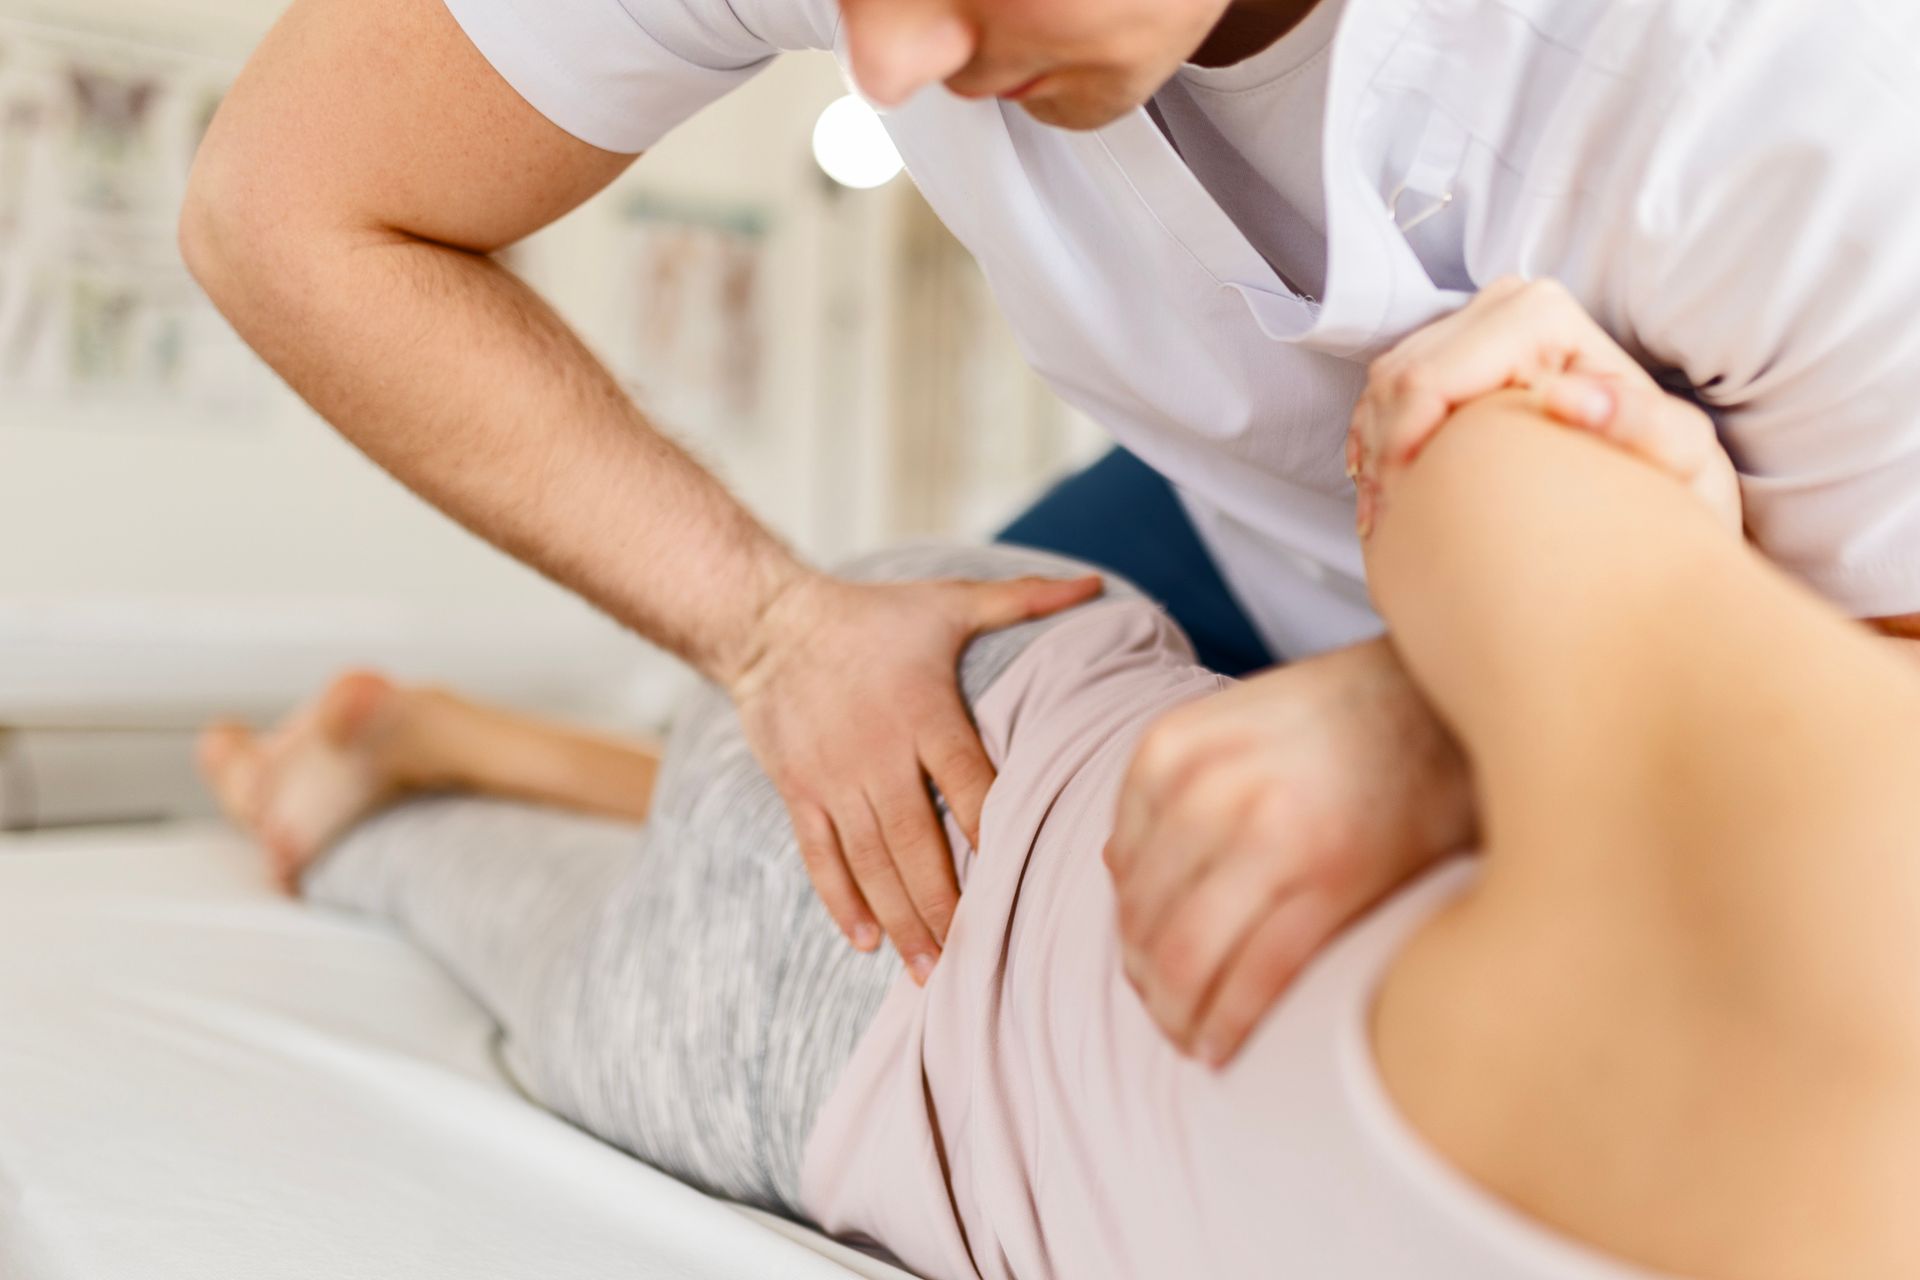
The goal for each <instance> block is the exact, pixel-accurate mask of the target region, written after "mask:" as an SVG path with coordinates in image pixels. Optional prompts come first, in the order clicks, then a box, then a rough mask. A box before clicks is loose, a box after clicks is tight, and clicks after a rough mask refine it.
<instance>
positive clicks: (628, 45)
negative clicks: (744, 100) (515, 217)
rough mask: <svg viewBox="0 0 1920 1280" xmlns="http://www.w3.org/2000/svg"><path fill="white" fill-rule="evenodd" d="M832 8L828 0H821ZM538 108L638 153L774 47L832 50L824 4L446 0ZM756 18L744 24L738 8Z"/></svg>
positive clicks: (612, 146) (600, 141)
mask: <svg viewBox="0 0 1920 1280" xmlns="http://www.w3.org/2000/svg"><path fill="white" fill-rule="evenodd" d="M824 4H825V8H826V9H828V10H832V9H833V8H834V5H833V0H824ZM446 5H447V9H448V10H449V11H450V12H451V13H452V14H453V17H454V20H455V21H456V22H458V23H459V24H460V28H461V30H463V31H465V32H466V33H467V38H468V39H470V40H472V41H473V43H474V45H475V46H476V47H477V48H478V49H479V50H480V52H481V54H482V55H483V56H484V57H485V58H486V59H487V61H488V62H490V63H492V64H493V67H494V69H495V70H496V71H498V72H499V73H500V74H501V75H502V76H503V77H505V79H506V81H507V83H509V84H511V85H512V86H513V87H514V89H515V90H516V91H517V92H518V93H519V94H520V96H521V97H523V98H525V99H526V100H527V101H528V102H529V103H530V104H532V106H533V107H534V109H535V110H537V111H539V112H540V114H542V115H544V116H545V117H547V119H549V120H551V121H553V123H555V124H557V125H559V126H560V127H561V128H562V129H565V130H566V131H567V132H568V133H570V134H572V135H573V136H574V137H576V138H579V139H580V140H581V141H583V142H588V143H591V144H593V145H594V146H596V147H601V148H603V149H605V150H608V151H617V152H623V153H628V154H631V153H635V152H640V151H644V150H646V149H647V148H648V147H650V146H652V145H653V144H654V143H655V142H658V141H659V140H660V138H661V137H662V136H663V135H664V134H666V133H667V132H668V131H670V130H671V129H673V128H674V126H676V125H678V124H679V123H680V122H681V121H683V120H685V119H686V118H687V117H688V116H690V115H692V114H693V113H694V112H696V111H698V110H699V109H700V108H701V107H703V106H705V105H706V104H707V103H709V102H712V101H713V100H714V99H715V98H718V97H720V96H721V95H722V94H724V93H726V92H727V91H728V90H730V89H732V88H734V87H735V86H737V85H739V84H741V83H742V82H744V81H745V80H747V79H749V78H750V77H751V76H752V75H753V74H754V73H755V72H756V71H758V70H759V69H760V68H761V67H763V66H765V65H766V64H767V62H768V61H770V60H771V59H772V57H773V55H774V54H776V53H778V52H779V51H780V50H781V49H783V48H804V47H830V45H831V42H832V36H833V33H832V31H831V30H827V31H824V32H822V31H820V30H819V29H818V28H819V27H821V26H822V25H823V22H822V15H821V8H822V0H752V2H751V3H747V2H744V0H743V3H741V4H738V5H735V4H731V3H729V0H446ZM757 10H765V11H767V13H766V14H765V15H764V19H765V20H764V21H758V22H756V23H755V25H754V26H752V27H749V25H748V23H747V20H746V18H744V17H743V16H742V15H743V14H748V15H751V16H753V17H755V18H761V17H763V15H761V14H759V13H758V12H756V11H757Z"/></svg>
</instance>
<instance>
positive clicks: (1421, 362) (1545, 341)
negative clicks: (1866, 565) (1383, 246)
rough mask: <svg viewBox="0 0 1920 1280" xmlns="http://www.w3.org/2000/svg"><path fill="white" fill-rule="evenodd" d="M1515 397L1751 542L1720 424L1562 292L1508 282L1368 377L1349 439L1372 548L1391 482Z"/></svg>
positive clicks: (1409, 342) (1404, 346)
mask: <svg viewBox="0 0 1920 1280" xmlns="http://www.w3.org/2000/svg"><path fill="white" fill-rule="evenodd" d="M1509 387H1524V388H1527V389H1529V390H1531V391H1532V392H1533V393H1534V402H1535V404H1536V405H1538V407H1539V408H1540V409H1541V411H1542V412H1544V413H1545V414H1547V415H1548V416H1549V417H1551V418H1554V419H1556V420H1558V421H1559V422H1561V423H1562V424H1564V425H1566V426H1570V427H1577V428H1580V429H1583V430H1586V431H1588V432H1591V433H1592V434H1594V435H1596V436H1599V437H1600V438H1602V439H1604V440H1606V441H1608V442H1609V443H1611V444H1613V445H1614V446H1616V447H1617V448H1620V449H1624V450H1626V451H1627V452H1628V453H1631V454H1634V455H1635V456H1636V457H1638V458H1640V460H1641V461H1643V462H1647V463H1650V464H1652V465H1653V466H1655V467H1658V468H1659V469H1660V470H1662V471H1665V472H1666V473H1667V474H1668V475H1670V476H1672V477H1673V478H1674V479H1676V480H1678V481H1680V482H1681V483H1682V484H1684V485H1686V486H1687V487H1688V488H1689V489H1691V490H1692V491H1693V493H1694V496H1696V497H1698V498H1699V499H1700V500H1701V501H1702V502H1703V503H1704V504H1705V505H1706V506H1707V508H1708V509H1709V510H1710V511H1711V512H1712V513H1713V514H1714V516H1715V518H1716V519H1718V520H1719V521H1720V522H1721V523H1722V524H1723V525H1725V526H1727V527H1728V528H1729V529H1730V530H1732V532H1733V533H1734V534H1735V535H1736V536H1737V535H1738V534H1739V533H1740V532H1741V502H1740V480H1739V476H1738V474H1737V473H1736V472H1735V471H1734V468H1733V463H1732V461H1731V460H1730V459H1729V458H1728V457H1727V453H1726V450H1725V449H1723V448H1721V446H1720V441H1719V438H1718V437H1717V436H1716V434H1715V432H1714V426H1713V422H1712V420H1711V419H1710V418H1708V417H1707V415H1706V414H1705V413H1703V412H1702V411H1701V410H1700V409H1699V408H1698V407H1696V406H1694V405H1692V404H1689V403H1688V402H1687V401H1685V400H1681V399H1679V398H1678V397H1676V396H1671V395H1668V394H1667V393H1666V392H1665V391H1664V390H1662V389H1661V387H1660V386H1659V384H1658V383H1656V382H1654V380H1653V379H1652V378H1651V377H1650V376H1648V374H1647V373H1646V371H1645V370H1643V369H1642V368H1641V367H1640V366H1639V365H1638V364H1636V363H1635V362H1634V359H1633V357H1632V356H1630V355H1628V354H1627V353H1626V352H1625V351H1624V350H1622V349H1621V347H1620V345H1619V344H1618V343H1616V342H1615V341H1614V340H1613V337H1612V335H1610V334H1608V333H1607V331H1606V330H1605V329H1602V328H1601V327H1600V325H1599V324H1598V323H1597V322H1595V321H1594V319H1593V318H1592V317H1591V316H1589V315H1588V314H1587V313H1586V311H1585V310H1583V309H1582V308H1581V306H1580V303H1579V300H1578V299H1576V298H1575V297H1574V296H1573V295H1572V294H1571V293H1569V292H1567V290H1566V288H1565V287H1564V286H1562V285H1561V284H1560V283H1559V282H1558V281H1555V280H1531V281H1522V280H1518V279H1503V280H1496V281H1494V282H1493V283H1492V284H1490V285H1488V286H1487V287H1486V288H1485V289H1483V290H1481V291H1480V293H1479V294H1477V295H1476V296H1475V297H1474V299H1473V301H1471V302H1469V303H1468V304H1467V305H1466V306H1464V307H1462V308H1460V310H1458V311H1456V312H1454V313H1453V314H1452V315H1450V316H1446V317H1443V318H1442V319H1440V320H1437V321H1435V322H1434V323H1433V324H1430V325H1428V326H1427V327H1426V328H1424V329H1422V330H1420V331H1419V332H1417V333H1415V334H1413V335H1412V336H1410V337H1408V338H1406V339H1405V340H1404V341H1402V342H1401V343H1400V344H1399V345H1398V346H1396V347H1394V348H1393V349H1392V350H1391V351H1389V352H1387V353H1386V354H1385V355H1383V356H1381V357H1380V358H1379V359H1378V360H1376V361H1374V363H1373V366H1372V368H1371V369H1370V370H1369V371H1368V376H1367V388H1366V390H1365V391H1364V392H1363V393H1362V394H1361V397H1360V401H1359V403H1358V404H1357V405H1356V406H1355V407H1354V412H1353V421H1352V424H1351V426H1350V428H1349V431H1348V435H1347V470H1348V474H1350V475H1351V476H1352V477H1353V480H1354V485H1355V487H1356V489H1357V492H1358V504H1357V510H1356V521H1357V523H1358V525H1359V529H1360V535H1361V536H1362V537H1366V536H1367V535H1368V534H1369V533H1370V532H1371V530H1372V528H1373V524H1374V521H1375V520H1376V519H1377V517H1378V514H1379V508H1380V502H1381V479H1382V477H1383V475H1384V474H1385V473H1387V472H1388V471H1391V470H1392V469H1394V468H1395V467H1399V466H1404V465H1406V464H1407V463H1410V462H1412V461H1413V459H1414V458H1415V457H1416V456H1418V454H1419V451H1420V449H1421V448H1422V447H1423V446H1424V445H1425V444H1426V442H1427V441H1428V440H1429V439H1431V438H1432V436H1433V434H1434V432H1436V431H1438V430H1439V429H1440V427H1441V425H1442V424H1443V423H1445V422H1446V420H1447V418H1448V417H1449V416H1451V415H1452V413H1453V411H1454V410H1456V409H1458V408H1460V407H1461V406H1462V405H1465V404H1468V403H1470V402H1472V401H1474V400H1478V399H1480V398H1481V397H1482V396H1488V395H1492V394H1493V393H1494V392H1496V391H1502V390H1505V389H1507V388H1509Z"/></svg>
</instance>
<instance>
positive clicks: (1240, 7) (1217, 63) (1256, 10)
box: [1193, 0, 1320, 67]
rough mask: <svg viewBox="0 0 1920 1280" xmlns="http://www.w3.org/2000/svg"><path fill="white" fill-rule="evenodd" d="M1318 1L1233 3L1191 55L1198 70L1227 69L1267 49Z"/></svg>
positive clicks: (1240, 0)
mask: <svg viewBox="0 0 1920 1280" xmlns="http://www.w3.org/2000/svg"><path fill="white" fill-rule="evenodd" d="M1319 2H1320V0H1233V3H1231V4H1229V5H1228V6H1227V11H1226V12H1225V13H1223V14H1221V15H1220V21H1219V22H1218V23H1216V24H1214V28H1213V32H1212V34H1210V35H1209V36H1208V37H1207V39H1206V43H1204V44H1202V45H1201V46H1200V48H1199V49H1198V50H1196V51H1195V53H1194V55H1193V61H1194V62H1195V63H1196V64H1197V65H1199V66H1202V67H1230V66H1232V65H1233V64H1234V63H1236V62H1245V61H1246V60H1247V59H1248V58H1251V57H1252V56H1253V55H1254V54H1256V53H1259V52H1261V51H1262V50H1264V49H1268V48H1271V47H1272V46H1273V43H1274V41H1276V40H1278V39H1279V38H1280V37H1281V36H1284V35H1286V34H1287V32H1289V31H1291V30H1293V29H1294V28H1295V27H1297V26H1299V25H1300V23H1301V22H1302V20H1304V19H1305V18H1306V16H1307V14H1309V13H1311V12H1312V11H1313V7H1314V5H1316V4H1318V3H1319Z"/></svg>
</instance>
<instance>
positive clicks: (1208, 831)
mask: <svg viewBox="0 0 1920 1280" xmlns="http://www.w3.org/2000/svg"><path fill="white" fill-rule="evenodd" d="M1473 834H1474V833H1473V813H1472V801H1471V796H1470V788H1469V784H1468V779H1467V771H1466V765H1465V763H1464V761H1463V760H1462V758H1461V756H1460V754H1459V752H1458V750H1457V749H1456V748H1455V746H1454V744H1453V741H1452V739H1451V738H1450V737H1449V736H1448V734H1447V732H1446V730H1445V729H1444V728H1442V727H1441V725H1440V724H1439V722H1438V721H1437V720H1435V719H1434V717H1433V714H1432V713H1431V712H1430V711H1429V710H1428V709H1427V706H1426V703H1425V701H1424V700H1423V699H1422V698H1421V697H1420V694H1419V692H1418V690H1416V689H1415V688H1414V687H1413V685H1412V684H1411V683H1410V682H1409V681H1408V679H1407V677H1406V675H1405V673H1404V672H1403V671H1402V670H1401V668H1400V665H1399V661H1398V659H1396V658H1395V657H1394V655H1393V652H1392V650H1391V649H1390V648H1388V646H1387V645H1386V643H1385V642H1384V641H1375V642H1373V643H1371V644H1366V645H1361V646H1359V647H1357V648H1353V649H1346V650H1342V651H1340V652H1338V653H1333V654H1329V655H1327V656H1325V657H1320V658H1315V659H1311V660H1309V661H1306V662H1301V663H1299V664H1297V665H1294V666H1291V667H1284V668H1281V669H1279V670H1275V671H1269V672H1267V673H1265V674H1263V675H1260V676H1256V677H1254V678H1253V679H1251V680H1248V681H1246V682H1245V683H1244V684H1241V685H1239V686H1237V687H1236V688H1233V689H1231V690H1228V691H1227V692H1224V693H1221V694H1218V695H1216V696H1214V697H1211V698H1208V699H1206V700H1204V701H1202V702H1196V703H1192V704H1190V705H1188V706H1185V707H1181V708H1180V709H1179V710H1177V711H1174V712H1172V713H1171V714H1169V715H1167V716H1165V717H1163V718H1162V719H1161V720H1160V721H1159V722H1157V723H1156V724H1155V725H1154V726H1153V727H1152V728H1150V729H1149V730H1148V731H1147V734H1146V736H1145V738H1143V739H1142V741H1141V744H1140V748H1139V751H1138V753H1137V754H1136V755H1135V757H1134V761H1133V766H1132V768H1131V770H1130V771H1129V772H1128V775H1127V780H1126V785H1125V788H1124V790H1123V791H1122V793H1121V801H1120V812H1119V816H1118V819H1117V820H1116V823H1115V826H1114V833H1113V838H1112V840H1111V841H1110V842H1109V843H1108V845H1107V865H1108V867H1109V868H1110V869H1111V870H1112V872H1113V877H1114V883H1115V887H1116V889H1117V891H1118V896H1119V900H1120V933H1121V939H1122V942H1123V945H1124V948H1125V957H1126V965H1127V975H1128V977H1129V978H1130V979H1131V980H1132V981H1133V984H1134V986H1135V987H1137V988H1138V989H1139V991H1140V994H1141V997H1142V998H1143V1000H1144V1001H1145V1003H1146V1007H1147V1010H1148V1012H1149V1013H1150V1014H1152V1016H1153V1019H1154V1021H1155V1022H1157V1023H1159V1025H1160V1027H1161V1029H1162V1030H1163V1031H1165V1032H1166V1033H1167V1035H1168V1036H1169V1037H1170V1038H1171V1039H1172V1040H1173V1041H1174V1043H1175V1044H1176V1045H1178V1046H1179V1047H1180V1048H1181V1049H1182V1050H1183V1051H1185V1052H1188V1053H1195V1054H1197V1055H1199V1056H1200V1057H1202V1058H1204V1059H1205V1060H1206V1061H1208V1062H1211V1063H1214V1064H1216V1065H1217V1064H1220V1063H1224V1062H1225V1061H1226V1060H1227V1059H1228V1058H1230V1057H1232V1056H1233V1054H1234V1053H1236V1052H1237V1051H1238V1050H1239V1048H1240V1045H1241V1044H1242V1042H1243V1041H1244V1040H1245V1039H1246V1037H1247V1034H1248V1032H1250V1031H1251V1030H1252V1029H1253V1026H1254V1024H1255V1023H1256V1022H1258V1021H1259V1020H1260V1018H1261V1017H1262V1016H1263V1015H1264V1014H1265V1013H1266V1011H1267V1010H1268V1009H1269V1008H1270V1007H1271V1006H1272V1005H1273V1002H1274V1001H1275V1000H1276V999H1278V998H1279V995H1280V993H1281V991H1283V990H1284V989H1285V988H1286V986H1287V984H1288V983H1289V982H1291V981H1292V979H1293V977H1294V975H1295V974H1296V973H1297V972H1298V971H1299V969H1300V967H1301V966H1302V965H1303V964H1305V963H1306V961H1307V960H1308V959H1309V958H1311V957H1312V955H1313V954H1314V953H1315V952H1316V951H1318V950H1319V949H1320V947H1321V946H1322V945H1323V944H1324V943H1326V942H1327V941H1328V939H1330V938H1331V937H1332V936H1333V934H1334V933H1335V932H1337V931H1338V930H1339V929H1340V928H1341V927H1342V926H1343V925H1345V924H1346V923H1347V922H1348V921H1350V920H1352V919H1353V918H1354V917H1355V916H1356V915H1358V914H1359V913H1360V912H1361V911H1363V910H1365V909H1366V908H1367V907H1368V906H1370V905H1371V904H1372V903H1374V902H1375V901H1377V900H1378V899H1379V898H1380V897H1381V896H1382V895H1384V894H1385V893H1387V892H1388V891H1389V890H1391V889H1392V888H1394V887H1395V886H1396V885H1399V884H1400V883H1401V882H1403V881H1404V880H1406V879H1407V878H1408V877H1409V876H1411V875H1412V874H1414V873H1415V872H1416V871H1418V870H1420V869H1421V868H1422V867H1425V866H1426V865H1428V864H1429V863H1431V862H1432V861H1433V860H1434V859H1435V858H1437V857H1438V856H1440V855H1442V854H1445V853H1448V852H1451V851H1453V850H1456V849H1459V848H1462V847H1464V846H1465V845H1467V844H1468V843H1470V842H1471V840H1472V839H1473Z"/></svg>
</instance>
